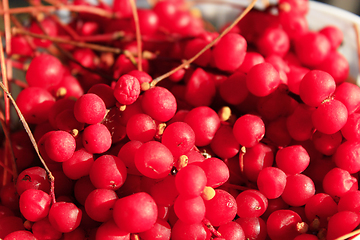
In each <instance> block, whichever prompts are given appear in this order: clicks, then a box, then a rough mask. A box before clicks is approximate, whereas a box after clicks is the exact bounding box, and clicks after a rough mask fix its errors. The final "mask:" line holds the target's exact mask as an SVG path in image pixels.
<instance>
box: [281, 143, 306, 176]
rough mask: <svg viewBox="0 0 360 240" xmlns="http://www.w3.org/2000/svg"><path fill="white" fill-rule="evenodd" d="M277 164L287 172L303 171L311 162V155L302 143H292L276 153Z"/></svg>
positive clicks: (290, 173)
mask: <svg viewBox="0 0 360 240" xmlns="http://www.w3.org/2000/svg"><path fill="white" fill-rule="evenodd" d="M275 160H276V164H277V166H278V167H279V168H280V169H281V170H283V171H284V172H285V173H286V174H289V175H292V174H296V173H301V172H303V171H304V170H305V169H306V168H307V167H308V166H309V163H310V156H309V154H308V153H307V151H306V149H305V148H304V147H303V146H301V145H292V146H289V147H285V148H282V149H280V150H279V151H278V152H277V153H276V158H275Z"/></svg>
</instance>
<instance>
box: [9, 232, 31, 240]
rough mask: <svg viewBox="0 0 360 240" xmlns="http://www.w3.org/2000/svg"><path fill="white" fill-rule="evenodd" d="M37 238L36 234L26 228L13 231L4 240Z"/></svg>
mask: <svg viewBox="0 0 360 240" xmlns="http://www.w3.org/2000/svg"><path fill="white" fill-rule="evenodd" d="M20 239H22V240H36V238H35V236H34V235H33V234H32V233H31V232H30V231H26V230H18V231H15V232H12V233H10V234H8V235H6V237H5V238H4V240H20Z"/></svg>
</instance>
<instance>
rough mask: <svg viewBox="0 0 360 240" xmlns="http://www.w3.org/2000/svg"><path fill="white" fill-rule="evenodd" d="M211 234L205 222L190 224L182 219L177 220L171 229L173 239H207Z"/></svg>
mask: <svg viewBox="0 0 360 240" xmlns="http://www.w3.org/2000/svg"><path fill="white" fill-rule="evenodd" d="M210 236H211V233H210V231H209V230H208V229H207V228H206V227H205V225H204V224H203V223H194V224H188V223H184V222H183V221H181V220H177V221H176V223H175V224H174V226H173V227H172V229H171V239H173V240H182V239H188V238H189V239H198V240H206V239H209V238H210Z"/></svg>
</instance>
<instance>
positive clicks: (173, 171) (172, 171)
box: [170, 167, 178, 175]
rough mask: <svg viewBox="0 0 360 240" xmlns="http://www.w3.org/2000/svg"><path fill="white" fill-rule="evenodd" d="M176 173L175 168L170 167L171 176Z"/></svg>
mask: <svg viewBox="0 0 360 240" xmlns="http://www.w3.org/2000/svg"><path fill="white" fill-rule="evenodd" d="M177 172H178V170H177V169H176V167H172V169H171V172H170V173H171V175H176V174H177Z"/></svg>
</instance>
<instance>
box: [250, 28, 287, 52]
mask: <svg viewBox="0 0 360 240" xmlns="http://www.w3.org/2000/svg"><path fill="white" fill-rule="evenodd" d="M256 45H257V47H258V49H259V52H260V53H261V54H262V55H263V56H265V57H267V56H271V55H278V56H284V55H285V54H286V53H287V51H288V50H289V48H290V40H289V37H288V35H287V34H286V32H285V31H284V30H283V29H282V28H275V27H274V28H267V29H266V30H265V31H264V33H263V34H262V35H261V36H260V37H259V39H258V40H257V44H256Z"/></svg>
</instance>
